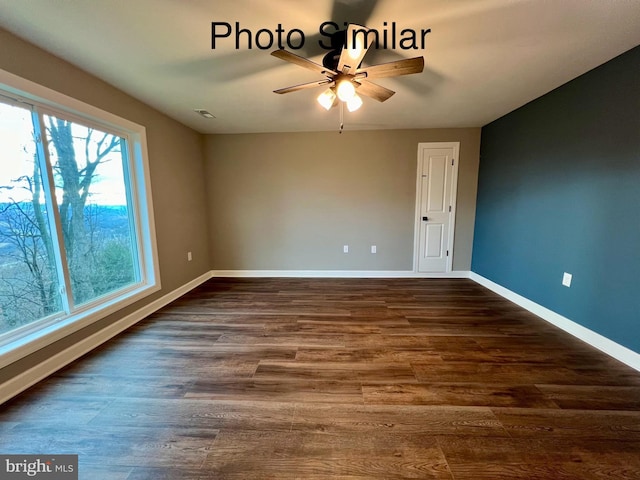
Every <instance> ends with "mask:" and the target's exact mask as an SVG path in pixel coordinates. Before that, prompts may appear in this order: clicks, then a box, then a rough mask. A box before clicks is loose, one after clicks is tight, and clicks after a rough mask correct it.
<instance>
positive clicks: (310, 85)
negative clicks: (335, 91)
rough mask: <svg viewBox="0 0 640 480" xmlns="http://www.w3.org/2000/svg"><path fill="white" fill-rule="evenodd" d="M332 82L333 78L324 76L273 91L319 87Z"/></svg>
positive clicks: (294, 90)
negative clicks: (320, 78) (322, 78)
mask: <svg viewBox="0 0 640 480" xmlns="http://www.w3.org/2000/svg"><path fill="white" fill-rule="evenodd" d="M332 83H333V80H331V79H328V78H325V79H324V80H316V81H315V82H309V83H301V84H300V85H294V86H292V87H285V88H279V89H278V90H274V91H273V93H291V92H297V91H298V90H304V89H306V88H314V87H321V86H322V85H330V84H332Z"/></svg>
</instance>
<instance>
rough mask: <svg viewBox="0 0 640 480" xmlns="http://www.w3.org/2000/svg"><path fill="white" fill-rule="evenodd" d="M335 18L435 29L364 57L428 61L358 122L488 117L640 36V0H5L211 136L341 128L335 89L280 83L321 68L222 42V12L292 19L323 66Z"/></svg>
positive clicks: (353, 120)
mask: <svg viewBox="0 0 640 480" xmlns="http://www.w3.org/2000/svg"><path fill="white" fill-rule="evenodd" d="M371 9H372V11H371V12H370V14H368V11H369V10H371ZM328 20H336V21H338V22H339V23H340V24H342V22H344V21H353V22H354V23H357V22H364V24H365V25H366V26H368V27H369V28H375V29H377V30H379V31H381V32H382V30H383V29H384V24H383V22H387V24H388V25H390V24H391V22H396V25H397V26H398V30H400V29H411V30H416V31H419V30H421V29H427V28H430V29H431V30H432V32H431V33H429V34H428V35H427V37H426V49H425V50H410V51H407V50H401V49H396V50H391V49H388V50H378V51H369V53H368V54H367V56H366V57H365V59H364V62H363V63H364V64H372V63H383V62H386V61H393V60H397V59H400V58H403V57H404V58H408V57H412V56H418V55H423V56H424V58H425V62H426V66H425V71H424V72H423V73H421V74H416V75H411V76H406V77H398V78H385V79H381V80H379V81H377V83H380V84H381V85H384V86H386V87H388V88H391V89H392V90H395V91H396V92H397V93H396V95H394V96H393V97H392V98H390V99H389V100H388V101H386V102H385V103H378V102H376V101H374V100H372V99H368V98H365V103H364V105H363V107H362V108H361V109H360V110H359V111H357V112H355V113H346V112H345V129H347V130H349V129H353V130H362V129H392V128H393V129H396V128H402V129H404V128H439V127H472V126H482V125H485V124H487V123H489V122H491V121H492V120H495V119H496V118H499V117H500V116H502V115H504V114H505V113H508V112H510V111H512V110H514V109H515V108H517V107H519V106H521V105H523V104H525V103H527V102H529V101H530V100H533V99H535V98H537V97H538V96H540V95H542V94H544V93H546V92H548V91H550V90H552V89H554V88H555V87H558V86H560V85H562V84H563V83H565V82H567V81H569V80H571V79H573V78H575V77H577V76H578V75H580V74H582V73H584V72H586V71H588V70H590V69H592V68H594V67H596V66H598V65H600V64H602V63H604V62H605V61H607V60H609V59H611V58H613V57H615V56H617V55H619V54H621V53H623V52H625V51H627V50H629V49H631V48H633V47H635V46H636V45H638V44H640V0H377V1H376V0H335V1H334V0H313V1H306V2H302V1H300V0H270V1H259V2H258V1H256V0H128V1H127V0H55V1H54V0H19V1H16V0H0V26H2V27H3V28H5V29H7V30H9V31H11V32H13V33H15V34H16V35H18V36H20V37H22V38H24V39H26V40H28V41H30V42H32V43H34V44H36V45H38V46H40V47H42V48H43V49H45V50H48V51H50V52H52V53H54V54H55V55H57V56H59V57H62V58H64V59H66V60H68V61H69V62H71V63H73V64H75V65H77V66H79V67H80V68H82V69H84V70H86V71H88V72H91V73H93V74H95V75H97V76H98V77H101V78H102V79H104V80H106V81H107V82H109V83H111V84H112V85H115V86H116V87H118V88H120V89H121V90H123V91H125V92H127V93H129V94H131V95H133V96H134V97H137V98H139V99H141V100H142V101H144V102H146V103H147V104H149V105H152V106H154V107H155V108H157V109H158V110H160V111H162V112H164V113H166V114H167V115H169V116H171V117H173V118H175V119H177V120H179V121H180V122H182V123H184V124H186V125H188V126H190V127H192V128H194V129H196V130H198V131H200V132H202V133H241V132H278V131H279V132H291V131H325V130H334V129H337V126H338V114H339V112H338V110H339V109H332V110H331V111H329V112H327V111H325V110H323V109H322V108H321V107H320V106H318V105H317V103H316V102H315V97H316V96H317V95H318V94H319V93H321V91H322V88H318V89H313V90H304V91H298V92H294V93H289V94H286V95H276V94H274V93H272V91H273V90H274V89H277V88H281V87H286V86H290V85H295V84H298V83H304V82H308V81H313V80H316V79H318V80H319V79H321V78H322V77H321V76H319V75H317V74H315V73H314V72H311V71H308V70H305V69H303V68H300V67H298V66H296V65H293V64H288V63H285V62H283V61H282V60H279V59H277V58H275V57H272V56H271V55H269V53H270V51H271V50H273V49H275V48H276V47H275V46H274V48H273V49H269V50H260V49H257V48H255V45H254V48H253V49H251V50H249V49H247V45H246V40H243V43H242V45H241V48H240V49H236V48H235V38H234V33H232V35H231V36H230V37H229V38H227V39H220V40H218V42H217V46H216V49H212V48H211V22H228V23H230V24H231V25H232V26H234V25H235V22H239V24H240V27H241V28H244V29H248V30H250V31H251V32H252V33H253V34H254V35H255V33H256V32H257V31H258V30H260V29H269V30H271V31H275V29H276V28H277V27H278V24H281V25H282V27H283V28H284V29H285V31H290V30H292V29H295V28H297V29H300V30H302V31H303V32H304V34H305V39H306V41H305V45H304V47H303V49H301V50H297V51H296V53H297V54H300V55H305V56H306V55H313V57H312V59H313V60H315V61H316V62H318V63H321V62H322V60H321V59H322V56H323V54H324V53H326V52H325V51H322V50H321V49H319V48H318V46H317V41H318V39H319V36H318V30H319V27H320V24H321V23H322V22H324V21H328ZM263 35H264V34H263ZM242 38H243V39H244V38H245V37H242ZM262 38H263V39H264V38H266V37H262ZM292 38H298V37H292ZM195 108H203V109H206V110H209V111H210V112H211V113H213V114H214V115H215V116H216V118H215V119H212V120H206V119H204V118H202V117H200V116H199V115H197V114H196V113H194V112H193V109H195Z"/></svg>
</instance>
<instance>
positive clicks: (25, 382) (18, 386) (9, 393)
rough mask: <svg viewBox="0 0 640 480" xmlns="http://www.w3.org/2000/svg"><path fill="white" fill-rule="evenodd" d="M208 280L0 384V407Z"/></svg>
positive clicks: (192, 283)
mask: <svg viewBox="0 0 640 480" xmlns="http://www.w3.org/2000/svg"><path fill="white" fill-rule="evenodd" d="M210 278H211V272H210V271H209V272H207V273H205V274H203V275H200V276H199V277H198V278H195V279H194V280H191V281H190V282H189V283H187V284H185V285H183V286H181V287H179V288H177V289H175V290H173V291H172V292H169V293H167V294H166V295H163V296H162V297H160V298H158V299H156V300H154V301H153V302H151V303H149V304H147V305H145V306H144V307H142V308H140V309H139V310H136V311H135V312H133V313H131V314H129V315H127V316H126V317H124V318H121V319H120V320H118V321H116V322H114V323H112V324H111V325H109V326H108V327H106V328H103V329H102V330H100V331H98V332H96V333H94V334H93V335H90V336H88V337H86V338H84V339H82V340H81V341H79V342H78V343H75V344H73V345H72V346H70V347H69V348H66V349H65V350H62V351H61V352H58V353H57V354H55V355H54V356H53V357H51V358H48V359H47V360H46V361H45V362H42V363H39V364H38V365H35V366H33V367H32V368H30V369H29V370H26V371H24V372H22V373H21V374H19V375H16V376H15V377H13V378H11V379H10V380H8V381H7V382H5V383H3V384H2V385H0V405H2V404H3V403H4V402H6V401H7V400H9V399H10V398H12V397H14V396H16V395H18V394H19V393H20V392H22V391H24V390H26V389H27V388H29V387H31V386H32V385H34V384H36V383H37V382H39V381H40V380H43V379H45V378H46V377H48V376H49V375H51V374H53V373H55V372H56V371H58V370H60V369H61V368H62V367H64V366H66V365H68V364H70V363H71V362H73V361H74V360H76V359H77V358H79V357H81V356H82V355H84V354H86V353H88V352H90V351H91V350H93V349H94V348H96V347H98V346H100V345H102V344H103V343H104V342H106V341H107V340H109V339H111V338H113V337H115V336H116V335H118V334H119V333H120V332H123V331H124V330H126V329H127V328H129V327H131V326H133V325H135V324H136V323H138V322H139V321H140V320H142V319H144V318H146V317H148V316H149V315H151V314H152V313H153V312H155V311H157V310H159V309H161V308H162V307H164V306H165V305H167V304H169V303H171V302H172V301H174V300H175V299H177V298H179V297H181V296H182V295H184V294H185V293H187V292H189V291H190V290H193V289H194V288H195V287H197V286H198V285H200V284H202V283H204V282H206V281H207V280H209V279H210Z"/></svg>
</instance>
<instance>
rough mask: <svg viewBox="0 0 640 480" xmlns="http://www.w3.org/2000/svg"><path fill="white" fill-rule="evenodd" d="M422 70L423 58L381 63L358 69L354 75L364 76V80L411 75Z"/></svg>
mask: <svg viewBox="0 0 640 480" xmlns="http://www.w3.org/2000/svg"><path fill="white" fill-rule="evenodd" d="M423 70H424V57H414V58H407V59H405V60H397V61H395V62H389V63H381V64H380V65H372V66H370V67H365V68H359V69H358V70H356V72H355V74H356V75H360V74H365V75H366V76H365V78H367V79H369V78H384V77H398V76H400V75H411V74H412V73H420V72H422V71H423Z"/></svg>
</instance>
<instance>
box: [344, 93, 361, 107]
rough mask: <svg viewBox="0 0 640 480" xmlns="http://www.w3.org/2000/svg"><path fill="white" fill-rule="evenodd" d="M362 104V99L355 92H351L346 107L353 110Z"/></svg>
mask: <svg viewBox="0 0 640 480" xmlns="http://www.w3.org/2000/svg"><path fill="white" fill-rule="evenodd" d="M361 106H362V99H361V98H360V97H359V96H358V94H357V93H354V94H353V97H351V98H350V99H349V100H347V109H348V110H349V111H350V112H355V111H356V110H358V109H359V108H360V107H361Z"/></svg>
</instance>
